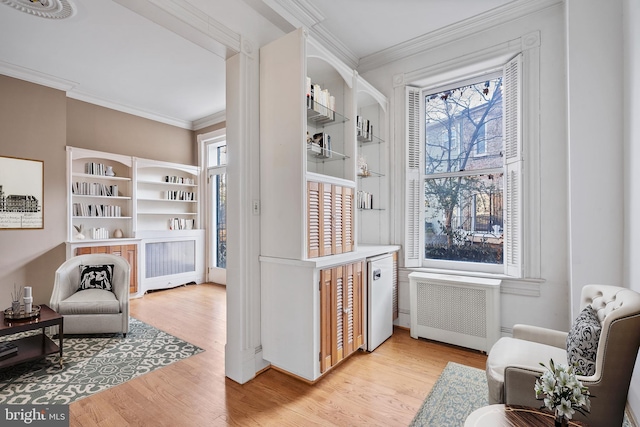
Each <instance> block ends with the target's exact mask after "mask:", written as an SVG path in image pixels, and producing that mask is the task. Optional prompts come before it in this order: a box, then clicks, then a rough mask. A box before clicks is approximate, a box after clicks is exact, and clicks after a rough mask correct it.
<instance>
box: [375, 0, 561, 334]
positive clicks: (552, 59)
mask: <svg viewBox="0 0 640 427" xmlns="http://www.w3.org/2000/svg"><path fill="white" fill-rule="evenodd" d="M535 32H539V34H540V48H539V51H537V52H539V64H540V65H539V69H534V70H529V71H533V72H535V73H539V79H540V94H539V99H538V102H539V105H540V116H539V125H538V129H537V131H538V132H539V136H540V137H539V139H540V152H539V154H538V159H537V160H538V161H539V164H540V182H539V196H540V200H541V202H540V224H535V225H536V226H539V228H540V238H539V239H540V276H541V278H542V279H543V280H542V281H541V283H538V282H523V281H518V282H516V281H511V282H507V283H506V284H505V285H506V286H505V289H506V292H505V291H503V293H502V295H501V311H502V316H501V325H502V327H503V328H504V330H505V331H507V332H508V331H509V330H510V329H511V328H512V327H513V325H514V324H515V323H529V324H536V325H540V326H544V327H550V328H556V329H564V330H567V329H568V327H569V326H570V316H569V313H568V310H567V307H568V283H569V273H568V252H569V250H568V243H569V242H568V234H569V230H568V224H567V222H568V221H567V219H568V188H569V186H568V179H567V178H568V176H567V171H566V170H567V164H568V157H567V128H566V93H567V87H566V60H565V57H566V54H565V14H564V6H563V4H562V3H557V4H555V5H551V6H550V7H548V8H546V9H544V10H542V11H538V12H536V13H534V14H532V15H529V16H527V17H524V18H519V19H513V20H511V21H510V22H505V23H502V24H498V25H496V24H495V22H494V23H491V25H487V26H486V28H485V29H484V30H483V29H477V28H476V31H475V32H474V33H473V34H472V35H471V36H468V37H463V38H458V39H455V40H447V43H443V44H442V45H439V46H436V47H433V48H431V49H429V50H428V51H426V52H424V53H422V54H419V55H414V56H412V57H409V58H406V59H404V60H401V61H396V62H394V63H390V64H387V65H385V66H383V67H381V68H378V69H376V70H373V71H370V72H368V73H366V74H364V77H365V78H366V79H367V80H368V81H369V82H370V83H372V84H373V85H374V86H375V87H377V88H378V89H379V90H381V91H382V92H384V93H385V94H386V95H387V96H388V97H389V99H390V100H391V115H392V116H394V112H398V111H402V109H404V104H403V101H402V99H401V98H402V97H398V96H397V92H398V91H396V94H395V95H394V77H396V78H397V77H398V76H399V75H402V76H407V75H409V76H411V75H414V74H416V71H417V70H421V69H428V68H430V67H431V68H437V67H438V66H439V65H442V64H445V63H446V62H447V61H453V60H455V59H456V58H460V57H464V56H467V55H469V56H471V55H476V54H477V53H478V52H481V51H483V50H485V49H491V48H492V47H495V46H499V45H502V44H504V43H507V42H512V41H514V40H519V39H520V38H524V36H526V35H528V34H531V33H535ZM518 43H519V42H518ZM406 83H407V84H411V83H412V82H411V81H408V82H406ZM401 126H404V124H403V123H402V122H401V120H398V118H397V114H396V119H395V121H393V120H392V123H391V131H390V133H391V134H396V135H397V129H396V128H398V127H401ZM394 129H395V130H396V132H394ZM391 150H392V151H393V154H392V155H395V156H397V158H398V161H396V164H402V163H403V161H402V156H403V154H402V153H403V141H402V138H395V140H394V141H392V147H391ZM392 174H393V173H392ZM393 175H394V176H395V177H396V179H395V182H393V183H392V185H393V187H392V195H393V194H395V195H397V194H403V189H402V185H403V181H402V179H401V176H402V175H401V173H398V171H396V173H395V174H393ZM394 197H395V196H394ZM525 197H527V196H526V195H525ZM391 204H392V205H393V206H394V207H396V208H397V207H398V206H402V201H401V200H395V201H392V202H391ZM391 215H392V217H394V216H395V217H396V218H397V219H396V220H395V221H394V222H393V223H392V225H394V226H395V228H396V232H395V235H396V236H401V235H402V233H400V232H399V231H398V225H397V224H399V223H400V221H401V220H400V218H402V215H401V214H398V213H397V212H395V213H392V214H391ZM399 227H401V224H400V225H399ZM392 234H393V233H392ZM392 243H402V242H401V241H400V240H398V238H397V237H396V239H395V241H393V242H392ZM405 278H406V276H405V275H404V274H401V275H400V279H401V280H402V281H401V283H400V300H399V309H400V312H401V314H402V315H401V319H400V323H401V324H405V322H408V311H409V299H408V295H409V292H408V282H407V281H405V280H403V279H405ZM403 319H404V320H403ZM405 326H406V324H405Z"/></svg>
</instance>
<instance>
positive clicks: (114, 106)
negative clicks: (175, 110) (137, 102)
mask: <svg viewBox="0 0 640 427" xmlns="http://www.w3.org/2000/svg"><path fill="white" fill-rule="evenodd" d="M67 98H72V99H77V100H78V101H83V102H87V103H89V104H94V105H99V106H101V107H105V108H109V109H111V110H116V111H120V112H122V113H127V114H131V115H133V116H138V117H143V118H145V119H149V120H153V121H155V122H160V123H164V124H167V125H171V126H175V127H179V128H183V129H188V130H192V129H193V123H192V122H191V121H187V120H180V119H175V118H173V117H168V116H164V115H162V114H157V113H152V112H150V111H146V110H142V109H140V108H135V107H131V106H128V105H124V104H119V103H116V102H113V101H109V100H106V99H103V98H99V97H97V96H94V95H90V94H88V93H84V92H81V91H75V90H73V91H67Z"/></svg>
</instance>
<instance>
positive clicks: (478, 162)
mask: <svg viewBox="0 0 640 427" xmlns="http://www.w3.org/2000/svg"><path fill="white" fill-rule="evenodd" d="M502 110H503V106H502V78H501V77H498V78H493V79H489V80H484V79H483V80H482V81H478V82H477V83H474V84H469V85H465V86H461V87H458V88H455V89H450V90H446V91H442V92H438V93H434V94H431V95H427V96H426V97H425V148H426V149H425V151H424V152H425V163H424V166H425V171H424V172H425V181H424V191H425V215H424V218H425V258H427V259H445V260H452V261H470V262H482V263H492V264H501V263H502V262H503V256H502V253H503V205H502V199H503V188H504V186H503V168H504V160H503V155H502V153H503V139H502V124H503V123H502V121H503V119H502Z"/></svg>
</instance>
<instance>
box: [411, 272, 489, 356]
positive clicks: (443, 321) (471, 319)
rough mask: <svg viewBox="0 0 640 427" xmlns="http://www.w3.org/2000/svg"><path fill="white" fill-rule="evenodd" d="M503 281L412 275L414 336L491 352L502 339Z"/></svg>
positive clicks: (412, 324) (412, 328) (421, 274)
mask: <svg viewBox="0 0 640 427" xmlns="http://www.w3.org/2000/svg"><path fill="white" fill-rule="evenodd" d="M500 283H501V280H496V279H482V278H475V277H464V276H452V275H445V274H431V273H418V272H416V273H411V274H409V298H410V303H411V306H410V314H411V337H412V338H427V339H430V340H435V341H441V342H445V343H449V344H455V345H459V346H461V347H467V348H472V349H476V350H480V351H484V352H489V350H490V349H491V346H492V345H493V344H494V343H495V342H496V341H497V340H498V338H499V337H500Z"/></svg>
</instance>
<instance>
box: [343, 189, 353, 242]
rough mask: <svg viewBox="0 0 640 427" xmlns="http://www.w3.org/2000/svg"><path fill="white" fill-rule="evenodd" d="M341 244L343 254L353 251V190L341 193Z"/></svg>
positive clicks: (345, 190)
mask: <svg viewBox="0 0 640 427" xmlns="http://www.w3.org/2000/svg"><path fill="white" fill-rule="evenodd" d="M341 214H342V242H343V243H342V244H343V251H344V252H351V251H353V241H354V237H353V188H350V187H344V188H343V191H342V212H341Z"/></svg>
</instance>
